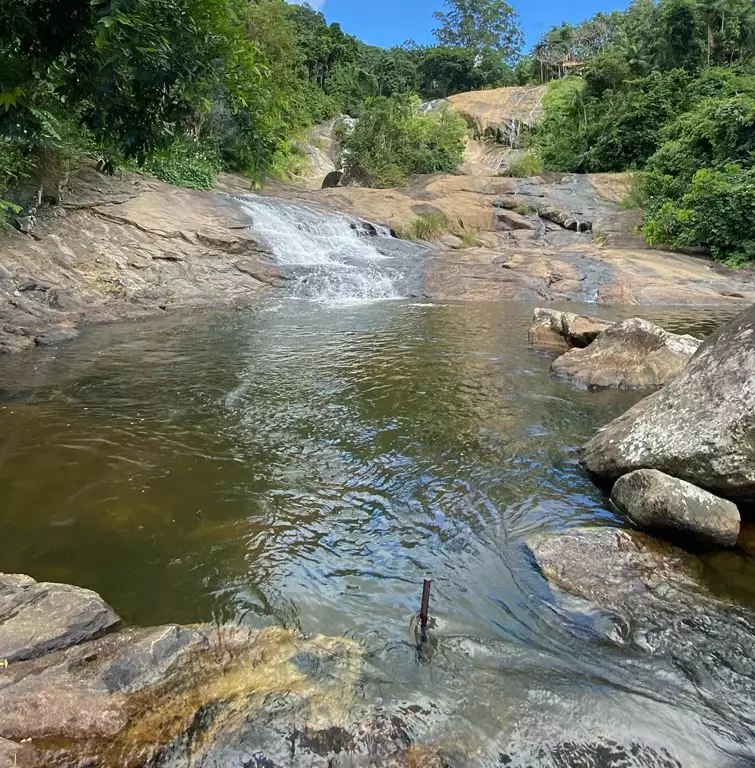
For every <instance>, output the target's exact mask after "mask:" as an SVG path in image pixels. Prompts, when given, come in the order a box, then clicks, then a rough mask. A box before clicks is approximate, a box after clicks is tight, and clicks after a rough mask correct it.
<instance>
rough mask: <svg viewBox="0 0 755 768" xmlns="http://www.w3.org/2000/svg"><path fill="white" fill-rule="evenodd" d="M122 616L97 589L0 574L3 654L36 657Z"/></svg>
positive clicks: (16, 657)
mask: <svg viewBox="0 0 755 768" xmlns="http://www.w3.org/2000/svg"><path fill="white" fill-rule="evenodd" d="M118 622H119V618H118V616H117V615H116V614H115V612H114V611H113V609H112V608H110V606H109V605H108V604H107V603H106V602H105V601H104V600H103V599H102V598H101V597H100V596H99V595H98V594H96V593H95V592H91V591H90V590H88V589H82V588H81V587H72V586H70V585H68V584H44V583H43V584H40V583H37V582H36V581H34V579H32V578H30V577H29V576H22V575H9V574H0V659H4V660H5V661H7V662H13V661H23V660H25V659H34V658H36V657H37V656H42V655H43V654H46V653H50V652H51V651H57V650H61V649H63V648H68V647H70V646H72V645H77V644H78V643H81V642H83V641H85V640H90V639H91V638H93V637H96V636H97V635H99V634H102V633H103V632H104V631H106V630H107V629H110V628H111V627H113V626H114V625H115V624H117V623H118Z"/></svg>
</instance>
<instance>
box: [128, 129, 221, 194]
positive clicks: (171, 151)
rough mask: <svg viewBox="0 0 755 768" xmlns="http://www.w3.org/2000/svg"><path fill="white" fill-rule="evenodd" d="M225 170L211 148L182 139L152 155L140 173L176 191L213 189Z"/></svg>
mask: <svg viewBox="0 0 755 768" xmlns="http://www.w3.org/2000/svg"><path fill="white" fill-rule="evenodd" d="M222 167H223V166H222V162H221V160H220V158H219V157H218V154H217V152H215V150H214V149H213V148H212V147H208V146H206V145H205V144H202V143H201V142H198V141H192V140H191V139H188V138H185V137H180V138H177V139H175V141H173V143H172V144H170V145H169V146H168V147H166V148H165V149H160V150H157V151H155V152H152V153H150V154H149V155H148V157H147V159H146V161H145V163H144V165H143V166H142V167H141V168H140V169H139V170H141V171H142V172H143V173H147V174H149V175H150V176H154V177H155V178H156V179H160V181H164V182H166V183H168V184H173V185H174V186H176V187H187V188H188V189H212V188H213V186H215V177H216V176H217V175H218V173H220V171H221V170H222Z"/></svg>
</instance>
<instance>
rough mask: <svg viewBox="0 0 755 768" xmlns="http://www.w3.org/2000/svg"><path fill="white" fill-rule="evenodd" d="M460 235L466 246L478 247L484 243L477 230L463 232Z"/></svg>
mask: <svg viewBox="0 0 755 768" xmlns="http://www.w3.org/2000/svg"><path fill="white" fill-rule="evenodd" d="M459 237H461V242H462V244H463V245H464V247H465V248H477V247H478V246H479V245H482V241H481V240H480V237H479V235H478V234H477V233H476V232H462V233H461V234H460V235H459Z"/></svg>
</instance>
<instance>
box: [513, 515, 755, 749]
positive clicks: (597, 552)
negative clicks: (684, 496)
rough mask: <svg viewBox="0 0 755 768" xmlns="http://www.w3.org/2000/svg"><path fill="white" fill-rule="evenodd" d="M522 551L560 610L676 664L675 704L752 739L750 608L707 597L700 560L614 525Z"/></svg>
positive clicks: (753, 626)
mask: <svg viewBox="0 0 755 768" xmlns="http://www.w3.org/2000/svg"><path fill="white" fill-rule="evenodd" d="M528 548H529V550H530V552H531V554H532V556H533V558H534V560H535V562H536V563H537V565H538V566H539V568H540V569H541V571H542V573H543V575H544V576H545V578H546V579H547V580H548V582H549V583H550V585H551V586H552V587H554V588H556V591H555V599H556V601H557V602H558V603H560V604H562V605H563V606H564V609H565V610H581V611H583V612H584V614H585V615H586V616H588V615H591V612H594V611H595V610H598V611H600V612H601V613H602V614H603V615H604V617H605V619H606V620H607V622H608V624H609V625H610V626H612V627H613V630H612V631H611V633H610V635H609V636H607V638H606V639H608V640H610V641H611V642H613V643H617V644H619V645H622V646H625V647H627V648H632V649H634V650H636V651H638V652H642V653H648V654H652V655H654V656H656V657H663V658H664V659H665V660H667V661H668V662H669V663H670V665H671V668H672V669H675V670H676V671H677V673H678V675H679V678H678V682H679V686H680V689H679V696H678V702H681V701H683V700H684V699H685V698H687V697H688V696H693V697H697V696H699V697H701V698H702V700H703V701H705V702H707V703H708V704H709V706H710V707H711V710H712V711H713V712H715V713H716V716H720V717H721V718H722V719H723V720H724V721H725V722H727V724H730V725H731V727H732V728H733V729H735V730H737V731H738V732H739V735H738V736H737V739H738V740H741V741H742V743H748V744H752V740H753V738H755V717H753V716H752V714H751V713H752V703H753V691H755V658H753V656H752V652H751V649H752V647H753V642H755V614H753V613H752V612H751V611H750V610H748V609H746V608H742V607H739V606H738V605H736V604H733V603H729V602H726V601H725V600H722V599H719V598H718V597H716V596H715V595H714V594H712V593H711V592H710V591H709V590H708V588H707V587H706V586H705V567H704V565H703V563H702V562H701V561H700V560H699V559H697V558H696V557H694V556H693V555H690V554H688V553H687V552H685V551H683V550H681V549H678V548H676V547H674V546H672V545H670V544H666V543H664V542H661V541H659V540H657V539H654V538H652V537H650V536H648V535H646V534H644V533H641V532H639V531H627V530H620V529H616V528H583V529H577V530H573V531H570V532H568V533H563V534H555V535H546V536H543V537H540V538H534V539H532V540H530V541H529V542H528ZM574 597H576V598H578V599H579V600H578V602H577V603H575V602H574V600H573V598H574ZM580 606H581V608H580ZM592 615H594V614H592ZM667 682H668V680H667ZM651 764H652V763H651ZM735 764H739V763H735ZM743 764H744V763H743Z"/></svg>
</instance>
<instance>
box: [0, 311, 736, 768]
mask: <svg viewBox="0 0 755 768" xmlns="http://www.w3.org/2000/svg"><path fill="white" fill-rule="evenodd" d="M592 311H593V312H594V311H595V310H594V308H592ZM604 313H605V310H604ZM531 314H532V306H530V305H527V304H524V303H517V304H508V303H497V304H477V305H463V304H444V305H434V304H423V305H420V304H412V303H411V302H406V301H405V302H381V303H377V304H364V305H358V306H340V307H338V308H332V307H331V308H329V307H327V306H316V305H310V304H307V303H303V302H296V301H283V302H280V303H272V302H271V303H270V305H269V306H267V307H265V308H264V309H263V310H261V311H259V312H257V313H248V314H212V315H205V316H194V317H191V318H180V319H171V320H163V321H160V322H153V323H146V324H140V325H129V326H121V327H109V328H108V327H102V328H96V329H92V330H91V331H90V332H89V333H88V334H87V335H86V336H85V338H84V339H82V340H81V341H80V342H78V343H76V344H74V345H71V346H68V347H65V348H61V349H59V350H53V351H48V352H37V353H35V354H33V355H21V356H18V357H16V358H13V359H9V360H4V361H3V363H2V368H0V430H1V431H2V435H3V438H2V443H0V490H1V492H2V498H3V515H2V521H3V522H2V525H3V530H2V537H0V570H3V571H10V572H13V571H21V572H26V573H29V574H31V575H33V576H34V577H35V578H37V579H42V580H56V581H66V582H72V583H76V584H80V585H83V586H87V587H90V588H93V589H95V590H97V591H99V592H100V593H102V594H103V596H105V598H106V599H107V600H108V601H109V602H111V603H112V604H113V605H114V607H115V608H116V610H117V611H118V612H119V613H120V614H121V615H122V616H123V617H124V618H125V619H126V620H127V621H129V622H135V623H140V624H154V623H165V622H171V621H176V622H195V621H208V620H210V619H213V618H216V619H222V620H228V621H230V620H233V621H239V622H242V623H246V624H251V625H263V624H267V623H278V624H283V625H286V626H293V627H299V628H301V629H302V630H304V631H306V632H321V633H325V634H335V635H342V634H347V635H350V636H353V637H356V638H359V639H361V640H363V641H364V642H365V643H366V644H367V646H368V648H369V649H370V650H371V651H373V653H372V656H371V658H372V659H373V664H374V667H373V668H372V669H371V670H370V673H369V676H368V678H369V679H368V682H367V683H366V685H367V684H369V685H370V686H371V687H370V691H371V694H370V695H373V696H376V697H378V698H379V699H380V700H385V701H388V700H390V699H392V698H394V697H403V698H404V699H407V698H409V699H411V698H414V699H416V700H417V701H418V702H419V703H418V706H422V707H425V708H427V713H426V717H425V719H424V721H425V723H426V727H427V728H428V729H430V730H432V728H433V723H434V722H438V723H441V722H444V723H445V724H444V725H443V726H442V728H441V730H440V732H439V733H438V734H437V738H441V737H443V738H453V739H454V741H455V743H468V744H469V750H471V751H470V754H472V753H474V754H475V755H477V756H478V758H479V762H480V763H485V764H488V763H489V764H493V763H496V764H507V763H506V761H505V760H504V758H506V757H507V755H505V754H503V753H501V752H500V745H505V744H508V743H517V742H522V743H528V744H534V743H537V742H538V739H543V738H545V737H546V736H547V737H548V738H552V737H553V736H554V734H556V733H560V734H561V738H564V736H565V735H568V736H569V737H570V738H574V739H576V740H577V741H579V740H580V739H583V738H589V739H592V740H598V741H600V740H603V741H605V742H606V743H609V742H610V740H611V739H614V740H615V739H624V740H625V743H634V742H635V741H636V742H637V743H641V744H644V745H648V744H650V745H651V746H653V751H652V755H655V757H650V756H648V755H644V752H643V751H642V749H644V747H643V748H642V749H640V747H638V750H639V751H638V752H637V754H636V755H635V756H634V758H631V759H629V762H628V763H626V762H625V763H621V762H615V763H610V762H605V763H588V762H579V760H578V759H577V757H575V756H574V754H573V755H572V757H570V758H568V759H567V758H564V759H565V760H566V762H564V761H563V760H562V761H561V762H560V763H559V761H558V760H557V759H556V758H554V757H553V755H550V754H549V755H548V756H545V757H542V758H541V764H562V765H582V764H584V765H593V764H595V765H598V764H605V765H613V764H616V765H625V764H635V763H636V764H642V765H676V764H678V763H677V762H676V758H677V757H678V758H679V759H681V760H682V763H681V764H684V765H687V764H695V765H697V764H700V765H710V764H714V763H715V760H718V759H719V758H720V757H721V755H722V752H721V749H723V748H730V746H731V743H735V742H736V741H737V737H736V734H734V733H728V732H725V730H724V731H722V729H721V728H720V727H719V726H716V727H715V729H714V728H712V727H711V726H710V724H709V723H708V717H709V714H710V713H709V712H708V710H707V709H706V708H705V707H703V706H702V704H700V705H697V704H696V703H695V698H694V696H690V694H689V691H688V690H687V688H685V685H683V684H682V681H680V680H679V679H677V678H678V677H679V676H678V674H677V672H676V671H675V670H672V669H669V668H666V667H665V666H664V663H663V662H661V661H656V660H653V659H652V657H648V658H646V657H644V656H640V655H638V654H636V653H634V652H633V651H630V650H628V649H626V648H623V647H621V646H613V645H611V644H606V642H605V640H604V639H601V636H600V635H599V634H598V633H596V632H594V631H593V630H591V629H590V627H589V626H586V625H585V624H584V622H582V623H580V621H577V620H575V619H574V618H573V617H570V616H564V615H563V614H561V613H560V612H559V611H558V610H557V609H556V608H555V607H554V606H553V604H552V602H551V601H550V599H549V596H548V590H547V587H546V585H545V584H544V583H543V581H542V579H540V578H539V576H538V575H537V574H536V573H535V572H534V569H533V567H532V564H531V563H530V562H529V561H528V559H527V557H526V556H525V554H524V552H523V549H522V543H523V541H524V540H525V539H526V538H527V537H528V536H529V535H532V534H533V533H535V532H539V531H554V530H559V529H563V528H565V527H567V526H573V525H578V524H581V523H589V522H595V521H612V520H613V519H614V518H613V517H612V515H611V513H610V512H609V511H608V510H607V509H606V507H605V505H604V500H603V498H602V496H601V494H600V492H599V491H597V490H596V489H595V488H594V486H593V485H592V484H591V483H590V482H589V480H588V479H587V477H586V476H585V475H584V474H583V473H582V472H581V470H580V469H579V468H578V466H577V463H576V449H577V447H578V446H579V445H580V444H582V443H583V442H584V441H585V440H586V439H587V438H588V437H589V436H590V435H591V434H592V433H593V431H594V430H595V429H596V428H597V427H599V426H601V425H602V424H604V423H605V422H607V421H608V420H610V419H611V418H613V417H614V416H616V415H618V414H619V413H620V412H622V411H623V410H625V409H626V408H627V407H629V406H630V405H631V404H633V403H634V402H636V401H637V400H638V399H639V398H640V395H639V394H637V393H631V392H599V393H588V392H582V391H577V390H574V389H572V388H571V387H570V386H569V385H568V384H566V383H564V382H560V381H555V380H553V379H551V378H550V377H549V376H548V366H549V363H550V359H549V358H548V357H546V356H544V355H541V354H538V353H536V352H534V351H532V350H529V349H528V348H527V346H526V341H525V340H526V329H527V325H528V322H529V319H530V318H531ZM612 314H613V315H614V316H617V315H618V316H626V315H627V314H629V313H628V312H624V313H621V312H618V313H617V312H616V311H613V313H612ZM643 314H644V315H645V316H649V317H651V319H653V316H655V317H656V318H658V319H660V320H662V321H663V322H664V323H665V325H666V326H667V327H669V328H670V329H671V330H678V331H689V330H694V329H700V330H709V329H711V328H712V327H714V326H715V325H716V322H717V321H718V320H720V319H721V316H720V315H707V316H705V317H702V318H701V316H700V313H699V312H697V313H695V312H691V311H690V312H689V313H688V314H687V315H685V314H683V311H680V310H674V311H673V312H672V311H670V310H669V311H667V312H664V313H659V312H656V313H655V315H653V313H650V312H644V313H643ZM423 578H432V579H433V595H432V604H431V613H432V614H433V615H434V616H435V619H436V622H437V627H436V630H435V635H436V637H437V638H438V647H437V649H435V652H434V655H433V658H432V663H431V664H427V665H423V666H419V667H418V666H417V665H416V659H415V655H414V652H413V647H412V641H411V636H410V628H409V625H410V620H411V618H412V615H413V614H414V613H415V612H416V610H417V609H418V605H419V599H420V593H421V586H422V580H423ZM449 718H451V719H452V720H453V722H454V724H455V725H454V729H453V734H451V733H450V732H449V731H448V725H447V722H448V719H449ZM681 722H683V723H684V728H683V729H680V727H679V725H680V723H681ZM438 727H439V728H440V726H438ZM580 729H581V730H580ZM606 740H608V741H606ZM496 745H498V746H496ZM496 750H498V751H496ZM609 752H610V749H609ZM641 753H642V754H641ZM575 754H576V753H575ZM638 755H640V756H639V757H638ZM642 755H644V757H643V756H642ZM659 755H660V756H661V757H658V756H659ZM663 755H666V757H663ZM672 756H676V757H674V758H673V759H672ZM667 758H668V761H669V762H665V761H666V759H667ZM617 759H618V758H617ZM711 759H713V760H714V763H711V762H710V761H711ZM732 759H733V758H732ZM685 760H686V762H685ZM700 760H702V761H703V762H696V761H700ZM575 761H576V762H575ZM705 761H707V762H705ZM719 764H724V763H719Z"/></svg>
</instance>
